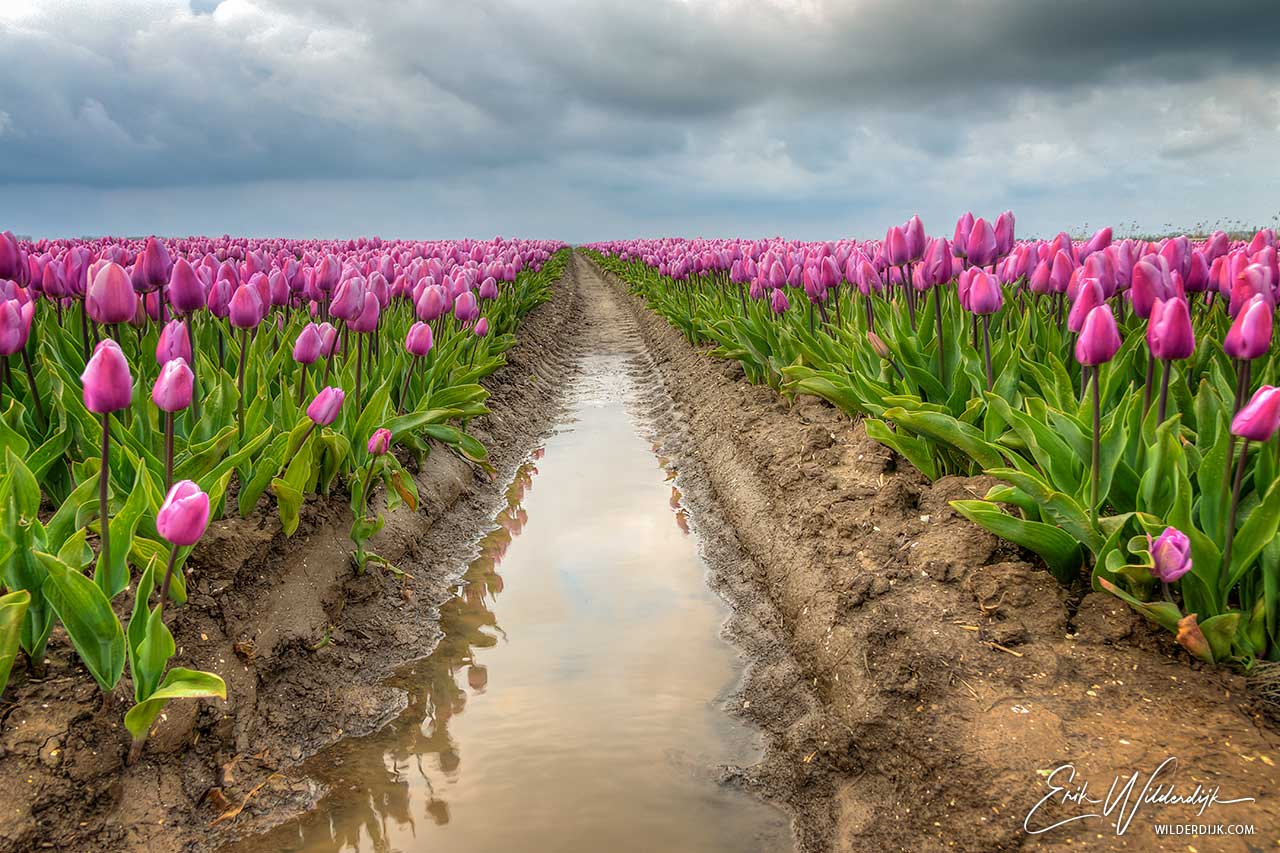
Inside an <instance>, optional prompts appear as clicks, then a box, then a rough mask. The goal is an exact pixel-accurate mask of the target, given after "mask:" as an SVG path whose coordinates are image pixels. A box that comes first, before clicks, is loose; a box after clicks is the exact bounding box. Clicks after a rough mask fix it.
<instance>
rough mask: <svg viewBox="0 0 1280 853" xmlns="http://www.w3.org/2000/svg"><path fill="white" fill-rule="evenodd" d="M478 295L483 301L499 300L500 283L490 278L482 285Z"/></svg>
mask: <svg viewBox="0 0 1280 853" xmlns="http://www.w3.org/2000/svg"><path fill="white" fill-rule="evenodd" d="M478 295H479V297H480V298H481V299H497V298H498V282H497V281H496V280H495V279H494V278H493V276H489V277H488V278H486V279H485V280H484V282H483V283H482V284H481V285H480V290H479V292H478Z"/></svg>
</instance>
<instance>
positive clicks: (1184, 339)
mask: <svg viewBox="0 0 1280 853" xmlns="http://www.w3.org/2000/svg"><path fill="white" fill-rule="evenodd" d="M1147 346H1148V347H1149V348H1150V350H1151V354H1152V355H1153V356H1155V357H1156V358H1158V359H1160V360H1161V361H1168V360H1171V359H1181V358H1190V357H1191V354H1192V353H1193V352H1195V348H1196V339H1195V333H1194V332H1193V331H1192V329H1191V311H1190V309H1189V308H1188V307H1187V301H1186V300H1185V299H1182V298H1181V297H1178V296H1175V297H1173V298H1172V299H1157V300H1156V302H1155V305H1154V306H1153V307H1152V309H1151V319H1150V321H1149V322H1148V323H1147Z"/></svg>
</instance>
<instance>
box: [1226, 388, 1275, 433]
mask: <svg viewBox="0 0 1280 853" xmlns="http://www.w3.org/2000/svg"><path fill="white" fill-rule="evenodd" d="M1277 429H1280V388H1276V387H1274V386H1271V385H1263V386H1262V387H1261V388H1259V389H1258V390H1257V391H1256V392H1255V393H1254V395H1253V399H1251V400H1250V401H1249V402H1248V403H1246V404H1245V405H1244V407H1243V408H1242V409H1240V411H1239V412H1238V413H1237V414H1236V416H1235V417H1234V418H1233V419H1232V420H1231V434H1232V435H1238V436H1240V437H1241V438H1245V439H1248V440H1250V441H1269V440H1270V439H1271V437H1272V436H1273V435H1275V434H1276V430H1277Z"/></svg>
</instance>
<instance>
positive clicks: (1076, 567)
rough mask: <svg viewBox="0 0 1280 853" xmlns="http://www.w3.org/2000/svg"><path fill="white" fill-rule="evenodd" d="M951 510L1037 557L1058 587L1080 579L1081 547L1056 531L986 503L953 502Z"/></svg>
mask: <svg viewBox="0 0 1280 853" xmlns="http://www.w3.org/2000/svg"><path fill="white" fill-rule="evenodd" d="M951 506H952V507H954V508H955V510H956V511H957V512H959V513H960V514H961V515H963V516H964V517H965V518H967V519H969V520H970V521H972V522H973V523H974V524H976V525H978V526H979V527H981V528H983V529H985V530H988V531H990V532H991V533H994V534H995V535H996V536H999V537H1000V538H1001V539H1007V540H1009V541H1010V542H1012V543H1014V544H1015V545H1021V546H1022V547H1024V548H1027V549H1029V550H1031V551H1034V552H1035V553H1036V554H1039V555H1040V557H1041V559H1043V560H1044V561H1045V565H1047V566H1048V567H1049V571H1050V573H1052V574H1053V576H1054V577H1055V578H1057V579H1058V581H1059V582H1060V583H1062V584H1071V583H1073V582H1074V581H1075V580H1077V579H1078V578H1079V577H1080V569H1081V566H1082V565H1083V563H1084V560H1083V557H1082V555H1081V553H1080V545H1079V543H1078V542H1076V540H1075V539H1074V538H1072V537H1071V536H1069V535H1068V534H1066V533H1064V532H1063V531H1061V530H1059V529H1058V528H1056V527H1054V526H1052V525H1049V524H1044V523H1042V522H1039V521H1025V520H1023V519H1020V518H1014V517H1013V516H1012V515H1009V514H1008V513H1005V512H1003V511H1001V509H1000V508H999V507H998V506H996V505H995V504H991V503H987V502H986V501H973V500H966V501H952V502H951Z"/></svg>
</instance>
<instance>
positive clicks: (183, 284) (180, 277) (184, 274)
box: [169, 258, 208, 314]
mask: <svg viewBox="0 0 1280 853" xmlns="http://www.w3.org/2000/svg"><path fill="white" fill-rule="evenodd" d="M207 298H208V297H207V295H206V294H205V292H204V285H203V284H202V283H201V282H200V276H199V275H197V274H196V271H195V269H194V268H193V267H192V266H191V264H190V263H188V261H187V259H186V258H178V260H177V261H175V262H174V264H173V271H172V272H171V273H170V274H169V304H170V305H171V306H172V307H173V310H174V311H177V312H178V313H179V314H191V313H193V312H195V311H198V310H200V309H201V308H203V307H205V305H206V300H207Z"/></svg>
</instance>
